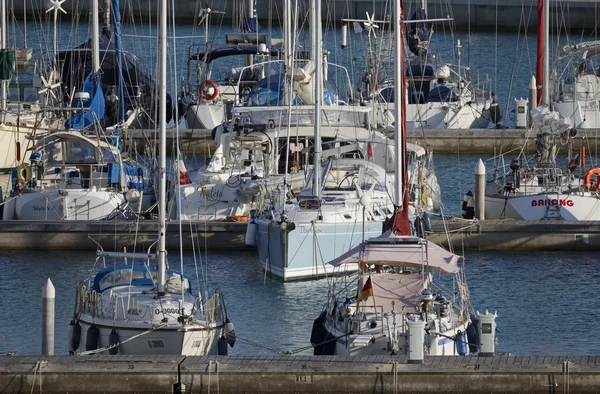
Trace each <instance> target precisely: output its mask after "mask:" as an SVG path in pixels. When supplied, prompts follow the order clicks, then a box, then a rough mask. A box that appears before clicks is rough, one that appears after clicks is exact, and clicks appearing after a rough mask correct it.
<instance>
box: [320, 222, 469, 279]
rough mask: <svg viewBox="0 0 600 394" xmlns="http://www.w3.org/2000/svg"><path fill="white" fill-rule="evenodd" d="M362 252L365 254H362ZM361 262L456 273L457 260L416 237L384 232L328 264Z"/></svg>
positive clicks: (440, 248) (438, 247) (452, 254)
mask: <svg viewBox="0 0 600 394" xmlns="http://www.w3.org/2000/svg"><path fill="white" fill-rule="evenodd" d="M363 249H364V250H363ZM360 262H364V263H366V264H384V265H389V266H398V267H416V268H424V269H430V270H435V271H444V272H448V273H456V272H458V271H459V268H458V256H457V255H455V254H454V253H451V252H448V251H447V250H446V249H444V248H442V247H441V246H438V245H436V244H434V243H430V242H428V241H427V240H424V239H421V238H418V237H408V236H399V235H394V234H393V233H392V232H391V231H386V232H385V233H383V234H382V235H380V236H379V237H375V238H371V239H369V240H367V241H366V242H365V243H364V244H362V245H358V246H355V247H354V248H352V249H350V250H349V251H348V252H346V253H344V254H343V255H341V256H340V257H338V258H336V259H334V260H332V261H330V262H329V264H331V265H333V266H336V267H337V266H339V265H341V264H352V263H357V264H358V263H360Z"/></svg>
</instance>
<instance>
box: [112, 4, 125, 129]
mask: <svg viewBox="0 0 600 394" xmlns="http://www.w3.org/2000/svg"><path fill="white" fill-rule="evenodd" d="M112 12H113V15H114V18H115V23H114V33H115V51H116V55H117V56H116V57H117V75H118V77H119V121H123V120H125V93H124V92H123V57H122V49H121V10H120V9H119V0H112ZM117 130H118V129H117Z"/></svg>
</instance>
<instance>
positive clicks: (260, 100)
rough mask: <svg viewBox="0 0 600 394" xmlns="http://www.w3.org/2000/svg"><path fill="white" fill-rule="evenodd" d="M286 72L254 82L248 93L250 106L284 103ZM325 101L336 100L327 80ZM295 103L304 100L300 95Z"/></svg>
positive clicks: (332, 102)
mask: <svg viewBox="0 0 600 394" xmlns="http://www.w3.org/2000/svg"><path fill="white" fill-rule="evenodd" d="M284 81H285V77H284V74H275V75H269V76H268V77H266V78H263V79H261V80H260V81H258V82H257V83H255V84H254V86H253V87H252V90H251V91H250V93H249V94H248V106H251V107H253V106H269V105H283V104H284V101H283V99H284V97H285V93H284V86H285V83H284ZM323 89H324V92H323V103H324V104H325V105H333V104H334V102H335V93H333V92H334V89H333V87H332V86H331V83H330V82H329V81H325V83H324V86H323ZM293 104H294V105H302V104H304V102H303V101H302V99H301V98H300V97H298V96H296V98H295V99H294V102H293Z"/></svg>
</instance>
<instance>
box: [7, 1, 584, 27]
mask: <svg viewBox="0 0 600 394" xmlns="http://www.w3.org/2000/svg"><path fill="white" fill-rule="evenodd" d="M411 3H412V2H411ZM11 4H12V3H11ZM199 4H200V3H198V2H197V1H196V0H178V1H176V2H175V18H176V19H177V20H178V21H180V22H188V23H190V22H194V21H197V19H198V18H197V15H198V14H199V10H200V8H201V7H202V5H199ZM210 4H212V5H211V7H212V8H213V9H214V10H215V11H222V12H224V13H225V14H224V15H223V16H222V18H223V20H224V21H225V22H231V21H232V20H235V18H236V17H237V16H239V11H237V12H236V10H234V9H233V8H234V4H236V3H235V2H231V1H229V2H227V1H226V2H221V3H218V2H215V3H210ZM255 4H256V14H257V15H258V18H259V20H260V22H261V24H263V25H264V26H266V25H267V24H268V18H269V17H270V16H272V18H273V22H274V24H275V23H276V22H277V21H279V20H280V17H278V13H280V12H281V10H282V9H283V1H282V0H274V1H258V2H255ZM409 4H410V3H409ZM419 4H420V3H419ZM549 4H550V9H551V12H550V20H557V19H560V18H562V23H563V24H564V25H565V27H567V28H571V29H578V30H580V29H583V28H587V29H590V30H593V29H594V27H595V25H596V18H595V14H596V13H595V12H593V11H591V10H593V9H594V5H593V1H592V0H587V1H585V0H584V1H570V2H569V11H568V15H567V17H564V15H563V14H564V13H566V11H564V10H563V7H564V5H562V4H558V3H556V4H555V3H554V2H550V3H549ZM23 6H24V3H23V2H20V1H17V2H14V5H11V8H12V7H14V11H13V12H14V14H15V15H22V14H23ZM410 6H412V9H411V8H409V10H410V12H413V11H414V7H415V6H414V3H412V4H410ZM410 6H409V7H410ZM62 7H63V8H64V9H65V10H66V11H67V15H62V14H61V17H62V18H63V19H65V20H66V19H69V18H73V16H74V15H88V14H89V7H90V5H89V2H70V1H67V2H66V3H65V4H62ZM536 7H537V0H531V1H529V0H526V1H521V0H499V1H497V2H496V1H491V0H453V1H452V2H451V3H448V2H446V1H444V0H429V2H428V11H429V15H428V16H429V17H430V18H447V17H448V16H449V15H450V16H451V17H452V18H453V19H452V20H453V22H452V25H453V26H455V27H456V28H460V29H465V30H466V29H467V28H469V27H470V28H471V29H472V30H494V29H496V28H498V29H504V30H509V29H510V31H511V32H517V31H518V29H519V28H521V29H524V28H523V26H530V27H529V31H530V32H531V33H533V32H535V22H536V17H537V13H536ZM46 9H47V6H46V0H30V1H29V2H27V10H28V12H29V14H30V17H33V16H34V15H33V13H36V15H35V16H36V17H37V16H38V13H43V12H44V11H45V10H46ZM121 12H122V13H123V16H124V19H125V20H126V19H127V16H128V15H131V14H133V15H134V17H135V18H136V19H141V18H143V19H142V20H139V21H137V23H144V21H147V20H148V19H149V18H150V19H151V16H152V17H153V16H155V15H156V14H157V4H156V2H144V1H140V2H132V3H129V2H121ZM366 12H369V14H371V15H375V16H376V18H375V19H376V20H380V19H386V16H387V17H389V13H390V5H389V2H388V1H386V0H349V1H348V0H332V1H328V2H323V10H322V15H323V16H324V17H326V18H328V22H331V21H335V22H340V21H341V20H342V18H353V19H356V18H359V19H365V16H366ZM386 13H387V15H386ZM220 18H221V17H220ZM215 19H217V18H215V17H213V20H215ZM213 23H214V24H216V23H218V22H213ZM446 26H449V24H446ZM338 27H339V25H338Z"/></svg>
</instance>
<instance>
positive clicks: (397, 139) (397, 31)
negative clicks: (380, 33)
mask: <svg viewBox="0 0 600 394" xmlns="http://www.w3.org/2000/svg"><path fill="white" fill-rule="evenodd" d="M401 13H402V8H401V7H400V0H396V1H394V26H393V28H394V81H395V82H396V87H395V88H394V109H395V111H396V113H395V114H396V122H395V125H394V126H395V127H394V148H395V149H396V184H395V185H394V186H395V188H394V205H395V206H397V207H399V206H401V205H402V182H403V179H402V162H403V160H404V159H403V155H404V152H402V134H401V133H402V113H401V111H402V105H401V103H402V99H403V97H402V95H403V93H404V92H403V89H402V72H403V70H402V34H401V33H402V27H403V26H402V18H401Z"/></svg>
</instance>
